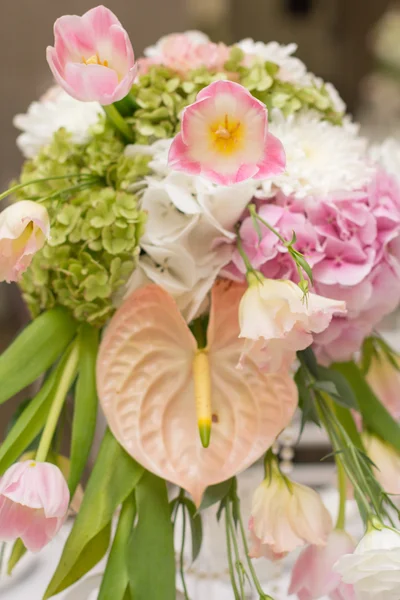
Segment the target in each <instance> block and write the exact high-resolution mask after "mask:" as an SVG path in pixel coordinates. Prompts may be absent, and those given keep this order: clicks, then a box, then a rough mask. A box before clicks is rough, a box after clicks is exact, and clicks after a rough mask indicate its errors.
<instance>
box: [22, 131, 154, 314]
mask: <svg viewBox="0 0 400 600" xmlns="http://www.w3.org/2000/svg"><path fill="white" fill-rule="evenodd" d="M123 149H124V144H123V142H122V141H121V140H120V139H119V137H118V135H117V134H116V133H115V131H114V130H113V129H112V127H111V126H109V125H108V124H106V122H105V120H104V119H102V120H101V121H100V122H99V124H98V125H97V126H96V127H95V128H94V130H93V132H92V137H91V139H90V141H89V143H87V144H84V145H77V144H74V143H72V142H71V138H70V135H69V134H68V133H67V132H66V131H65V130H62V129H61V130H59V131H58V132H57V133H56V134H55V136H54V138H53V141H52V143H51V144H50V145H49V146H47V147H45V148H43V149H42V151H41V152H40V154H39V155H38V156H37V157H36V158H35V159H33V160H31V161H28V162H27V163H26V164H25V165H24V168H23V171H22V174H21V182H22V183H24V182H27V181H30V180H32V179H39V178H48V177H62V178H60V179H58V180H53V181H40V182H39V183H34V184H32V185H29V186H27V187H25V188H23V189H22V190H21V191H20V192H19V194H18V197H17V199H31V200H32V199H33V200H37V201H40V202H43V204H44V205H45V206H46V208H47V210H48V212H49V215H50V221H51V239H50V240H49V242H48V243H47V244H46V245H45V247H44V248H43V249H42V250H41V251H40V252H38V253H37V254H36V255H35V256H34V259H33V261H32V265H31V267H30V268H29V269H28V270H27V271H26V272H25V273H24V275H23V277H22V280H21V283H20V285H21V289H22V292H23V297H24V299H25V300H26V302H27V304H28V307H29V309H30V310H31V312H32V314H33V316H36V315H38V314H39V313H40V312H41V311H42V310H44V309H48V308H51V307H53V306H54V305H62V306H65V307H67V308H69V309H70V310H71V311H72V313H73V315H74V316H75V318H76V319H77V320H78V321H88V322H90V323H92V324H94V325H97V326H102V325H103V324H104V323H105V321H106V320H107V319H108V318H109V317H110V316H111V314H112V312H113V310H114V307H113V303H112V298H113V296H114V294H115V293H116V292H117V291H118V289H119V288H120V287H121V286H122V285H124V284H125V283H126V281H127V279H128V278H129V276H130V275H131V273H132V271H133V270H134V268H135V266H136V262H137V257H138V255H139V251H140V249H139V241H140V237H141V235H142V233H143V231H144V224H145V213H144V212H143V211H141V210H140V207H139V199H138V197H137V195H136V194H135V193H133V192H131V191H129V190H130V186H132V184H134V183H136V182H137V181H139V180H140V179H142V178H143V177H144V176H145V175H147V174H148V173H149V167H148V162H149V157H148V156H143V155H138V156H134V157H132V158H130V157H126V156H124V154H123Z"/></svg>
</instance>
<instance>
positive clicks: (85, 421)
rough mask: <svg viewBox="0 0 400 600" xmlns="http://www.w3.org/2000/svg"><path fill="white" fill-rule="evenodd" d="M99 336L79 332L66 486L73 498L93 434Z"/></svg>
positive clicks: (90, 330)
mask: <svg viewBox="0 0 400 600" xmlns="http://www.w3.org/2000/svg"><path fill="white" fill-rule="evenodd" d="M98 348H99V332H98V330H97V329H94V327H91V326H90V325H86V324H85V325H83V326H82V327H81V329H80V331H79V375H78V381H77V384H76V390H75V404H74V420H73V425H72V440H71V470H70V474H69V478H68V486H69V490H70V493H71V498H72V497H73V495H74V493H75V490H76V488H77V487H78V484H79V482H80V480H81V477H82V474H83V471H84V469H85V465H86V462H87V459H88V457H89V453H90V449H91V447H92V443H93V438H94V434H95V430H96V417H97V406H98V400H97V391H96V359H97V352H98Z"/></svg>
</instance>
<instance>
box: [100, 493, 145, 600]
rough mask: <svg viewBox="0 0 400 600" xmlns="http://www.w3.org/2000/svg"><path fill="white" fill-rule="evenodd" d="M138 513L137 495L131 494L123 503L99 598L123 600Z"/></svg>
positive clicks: (127, 582) (127, 584) (126, 586)
mask: <svg viewBox="0 0 400 600" xmlns="http://www.w3.org/2000/svg"><path fill="white" fill-rule="evenodd" d="M135 515H136V501H135V495H134V494H131V495H130V496H128V498H127V499H126V500H125V502H124V504H123V505H122V510H121V514H120V516H119V520H118V527H117V531H116V532H115V536H114V541H113V544H112V547H111V551H110V555H109V557H108V561H107V566H106V570H105V572H104V576H103V580H102V582H101V588H100V592H99V596H98V600H109V599H110V598H113V600H123V598H124V596H125V593H126V590H127V588H128V586H129V578H128V568H127V560H126V559H127V556H128V541H129V538H130V537H131V533H132V527H133V522H134V520H135Z"/></svg>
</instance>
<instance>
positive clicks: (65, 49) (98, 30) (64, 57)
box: [47, 6, 136, 105]
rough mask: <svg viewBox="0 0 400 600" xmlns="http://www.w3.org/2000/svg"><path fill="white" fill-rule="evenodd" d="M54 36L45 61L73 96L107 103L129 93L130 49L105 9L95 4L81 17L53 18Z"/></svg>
mask: <svg viewBox="0 0 400 600" xmlns="http://www.w3.org/2000/svg"><path fill="white" fill-rule="evenodd" d="M54 38H55V43H54V47H52V46H49V47H48V48H47V62H48V63H49V66H50V69H51V71H52V73H53V75H54V77H55V79H56V81H57V83H58V84H59V85H60V86H61V87H63V88H64V90H65V91H66V92H68V94H70V95H71V96H72V97H73V98H76V99H77V100H82V101H83V102H94V101H97V102H100V104H103V105H107V104H112V103H113V102H116V101H118V100H121V99H122V98H124V97H125V96H126V95H127V94H128V93H129V91H130V89H131V87H132V84H133V80H134V78H135V75H136V69H135V58H134V54H133V49H132V45H131V42H130V39H129V36H128V34H127V32H126V31H125V29H124V28H123V27H122V25H121V23H120V22H119V20H118V19H117V17H116V16H115V15H114V14H113V13H112V12H111V11H110V10H108V8H105V6H97V7H96V8H92V9H91V10H89V11H88V12H86V13H85V14H84V15H83V16H82V17H78V16H76V15H66V16H64V17H61V18H59V19H57V21H56V22H55V24H54Z"/></svg>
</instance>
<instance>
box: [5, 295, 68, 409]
mask: <svg viewBox="0 0 400 600" xmlns="http://www.w3.org/2000/svg"><path fill="white" fill-rule="evenodd" d="M76 327H77V325H76V322H75V320H74V319H73V317H72V316H71V315H70V313H69V312H68V311H66V310H65V309H63V308H60V307H59V308H53V309H52V310H48V311H47V312H45V313H43V314H41V315H40V316H39V317H37V319H35V320H34V321H32V323H30V324H29V325H27V327H25V329H24V330H23V331H22V332H21V333H20V334H19V336H18V337H17V338H16V339H15V340H14V341H13V342H12V344H11V345H10V346H9V347H8V348H7V349H6V350H5V351H4V352H3V354H2V355H1V356H0V381H1V387H0V404H2V403H3V402H5V401H6V400H8V399H9V398H11V397H12V396H14V394H16V393H17V392H19V391H20V390H22V389H24V388H25V387H26V386H27V385H29V384H31V383H33V382H34V381H35V380H36V379H37V378H38V377H39V376H40V375H42V374H43V373H44V372H45V371H46V370H47V369H49V368H50V367H51V365H52V364H53V363H54V362H55V361H56V360H57V358H58V357H59V356H60V354H61V353H62V351H63V350H65V348H66V347H67V345H68V344H69V342H70V341H71V340H72V338H73V337H74V335H75V331H76Z"/></svg>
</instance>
